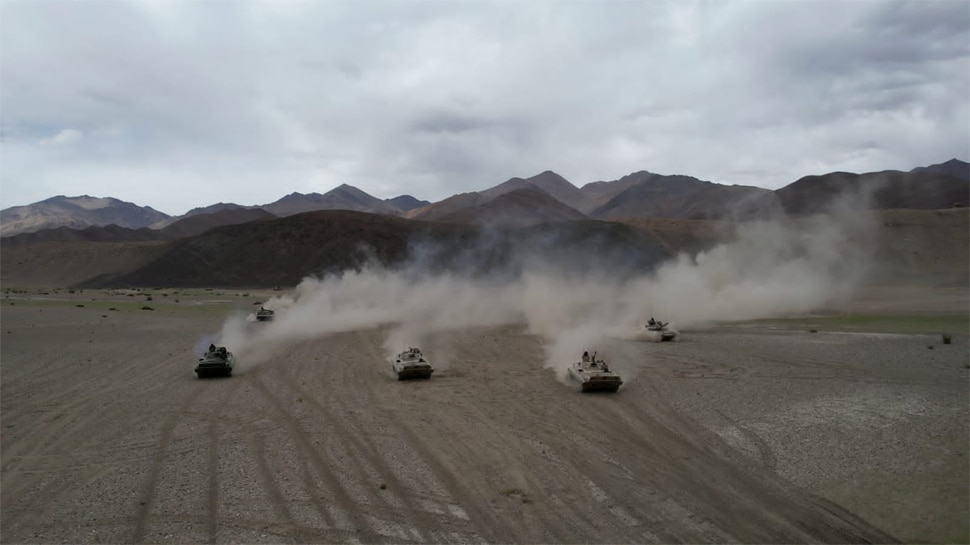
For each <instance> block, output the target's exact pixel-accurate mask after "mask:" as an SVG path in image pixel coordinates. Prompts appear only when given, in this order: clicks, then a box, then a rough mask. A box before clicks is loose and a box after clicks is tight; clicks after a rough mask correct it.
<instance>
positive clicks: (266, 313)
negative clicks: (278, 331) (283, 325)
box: [256, 307, 276, 322]
mask: <svg viewBox="0 0 970 545" xmlns="http://www.w3.org/2000/svg"><path fill="white" fill-rule="evenodd" d="M275 314H276V313H275V312H274V311H272V310H270V309H268V308H263V307H259V310H257V311H256V321H258V322H272V321H273V318H274V316H275Z"/></svg>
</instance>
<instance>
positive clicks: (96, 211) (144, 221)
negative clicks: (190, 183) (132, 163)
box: [0, 195, 169, 237]
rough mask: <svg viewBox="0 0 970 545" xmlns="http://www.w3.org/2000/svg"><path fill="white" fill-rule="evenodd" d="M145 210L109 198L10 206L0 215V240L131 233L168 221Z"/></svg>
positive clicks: (53, 199) (59, 199) (61, 198)
mask: <svg viewBox="0 0 970 545" xmlns="http://www.w3.org/2000/svg"><path fill="white" fill-rule="evenodd" d="M168 217H169V216H168V214H165V213H162V212H159V211H158V210H155V209H153V208H151V207H149V206H138V205H136V204H133V203H130V202H125V201H121V200H118V199H115V198H112V197H103V198H100V197H90V196H88V195H82V196H80V197H65V196H63V195H58V196H57V197H51V198H49V199H46V200H43V201H40V202H36V203H34V204H31V205H28V206H13V207H10V208H5V209H4V210H2V212H0V236H4V237H6V236H11V235H16V234H18V233H32V232H35V231H40V230H42V229H54V228H57V227H68V228H72V229H84V228H85V227H90V226H92V225H112V224H113V225H118V226H121V227H128V228H131V229H138V228H141V227H148V226H149V225H152V224H153V223H156V222H159V221H162V220H164V219H166V218H168Z"/></svg>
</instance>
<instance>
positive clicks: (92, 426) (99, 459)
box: [3, 367, 161, 525]
mask: <svg viewBox="0 0 970 545" xmlns="http://www.w3.org/2000/svg"><path fill="white" fill-rule="evenodd" d="M105 369H106V371H105V372H102V373H100V374H97V375H88V378H87V379H86V380H82V381H80V382H77V383H74V384H73V385H72V386H71V387H70V388H69V389H68V393H69V394H74V393H78V394H80V397H79V398H77V399H75V400H73V401H70V402H68V403H65V404H61V405H60V406H58V408H57V411H56V413H55V417H54V419H53V420H55V421H58V422H59V423H58V424H57V425H53V426H45V427H44V428H43V433H41V434H39V436H37V437H36V438H35V437H31V440H32V441H31V442H30V443H28V442H27V441H26V440H22V441H20V443H19V444H15V445H14V447H17V448H15V451H17V452H18V454H17V455H16V457H15V458H14V459H12V460H11V459H10V456H11V455H10V454H7V453H5V454H4V457H5V458H6V459H8V460H9V462H8V464H7V465H6V467H5V469H4V471H3V474H4V487H3V503H4V506H5V508H6V511H7V512H8V513H9V512H11V511H14V512H16V510H17V507H16V505H17V504H18V503H20V502H21V501H25V500H26V499H27V498H28V496H32V495H34V494H40V495H43V496H44V497H45V498H47V501H45V502H44V507H43V508H42V509H32V510H29V511H27V512H22V513H19V514H18V516H17V517H16V524H17V525H33V524H34V523H35V522H36V521H39V520H48V519H50V517H51V514H52V513H53V512H54V510H55V509H59V508H62V507H63V506H64V505H69V504H70V500H71V499H72V498H74V497H77V496H78V495H79V494H81V493H82V491H83V490H84V489H85V488H86V487H88V486H89V485H91V484H92V483H94V482H96V481H98V480H100V479H102V478H103V477H105V476H106V475H109V474H111V473H112V472H114V471H115V470H116V469H117V468H118V466H126V465H128V464H131V463H132V462H136V461H139V460H144V459H147V458H151V457H152V454H150V453H146V454H143V455H142V454H131V455H125V456H122V457H120V458H119V457H118V456H116V455H115V454H116V453H117V452H124V451H128V452H138V451H140V450H147V449H148V448H150V447H151V445H153V444H154V443H153V442H150V441H144V442H135V443H130V442H129V443H127V444H124V445H123V446H122V447H120V448H118V447H115V448H111V449H108V450H105V448H104V447H105V445H112V444H114V442H113V439H114V438H115V437H116V434H117V433H118V430H119V429H123V428H124V427H125V426H124V425H111V424H108V423H106V422H105V420H104V417H103V416H102V415H103V414H108V415H111V418H113V419H114V420H124V421H125V422H127V421H126V419H128V418H130V415H129V412H130V411H129V410H127V409H128V408H127V405H126V403H130V402H131V400H130V399H129V398H122V399H117V396H114V395H110V394H112V393H115V392H116V391H117V390H118V388H119V386H118V383H117V379H113V380H107V378H106V377H117V375H118V373H117V371H116V369H115V368H114V367H107V368H105ZM128 374H132V373H131V372H129V373H128ZM132 384H140V383H137V382H132ZM88 387H96V389H95V390H94V391H93V392H91V393H86V392H85V389H86V388H88ZM160 387H161V386H159V385H157V384H156V385H155V386H154V387H153V388H149V390H148V391H154V390H157V389H158V388H160ZM68 393H62V394H57V395H55V396H48V397H47V398H46V400H45V401H44V403H46V402H48V401H49V400H50V399H56V398H63V397H65V396H66V395H69V394H68ZM103 397H107V398H109V399H112V400H114V401H112V402H111V404H112V405H115V406H117V407H112V408H110V409H108V410H107V411H105V412H104V413H102V411H101V410H95V409H91V408H90V407H89V405H93V404H98V401H99V400H100V399H101V398H103ZM147 420H149V417H148V415H144V416H143V417H142V419H141V421H147ZM105 434H113V435H111V436H110V437H108V438H106V437H105V436H104V435H105ZM109 439H110V440H109ZM91 443H96V444H97V448H95V449H92V450H84V449H83V448H82V447H83V446H85V445H88V444H91ZM8 452H9V450H8ZM63 452H70V453H71V458H70V460H72V461H71V462H70V464H69V465H63V464H61V465H51V463H49V462H47V460H48V459H50V460H52V461H54V462H57V461H61V460H63V459H64V456H63V454H62V453H63ZM48 453H49V454H48ZM21 464H24V465H26V466H27V467H17V466H18V465H21ZM11 466H13V467H11Z"/></svg>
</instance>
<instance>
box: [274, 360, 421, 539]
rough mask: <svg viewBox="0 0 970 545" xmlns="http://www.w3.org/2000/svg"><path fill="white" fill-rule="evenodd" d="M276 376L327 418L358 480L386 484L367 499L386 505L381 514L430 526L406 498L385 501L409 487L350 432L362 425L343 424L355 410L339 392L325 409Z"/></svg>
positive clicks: (292, 382) (292, 383) (289, 379)
mask: <svg viewBox="0 0 970 545" xmlns="http://www.w3.org/2000/svg"><path fill="white" fill-rule="evenodd" d="M278 376H279V378H280V379H281V380H282V381H283V382H284V384H285V386H286V387H287V388H289V390H290V391H291V392H293V394H295V395H298V396H299V398H300V399H303V400H305V401H306V405H307V406H308V407H310V408H313V409H316V410H317V412H318V413H319V415H320V417H321V418H324V419H326V421H327V422H328V425H329V427H331V428H332V429H334V430H335V431H336V433H335V436H336V437H339V438H340V441H341V443H343V446H344V448H345V449H347V450H348V452H349V453H350V456H351V458H352V459H353V460H354V461H355V465H356V466H357V474H358V479H359V480H360V481H362V482H366V481H367V480H369V479H367V475H373V476H377V475H381V480H382V481H384V482H382V484H383V485H385V488H384V490H385V493H383V494H371V495H370V497H371V498H372V499H373V500H375V502H376V503H379V504H383V505H384V506H385V508H384V509H382V511H385V512H398V513H401V514H402V515H403V516H404V518H405V519H408V520H411V519H416V520H417V521H418V522H419V523H420V526H421V527H432V526H433V524H431V520H430V519H429V517H428V515H427V513H426V512H425V511H424V510H422V509H420V508H418V507H413V505H414V503H412V502H409V501H407V499H406V498H401V499H399V500H398V501H389V500H388V498H387V497H388V496H391V495H396V494H399V493H402V492H404V491H406V490H408V488H407V486H406V485H405V484H404V483H403V482H402V481H401V480H400V479H398V477H397V475H396V473H395V471H394V470H393V468H392V467H391V466H390V465H388V464H387V463H386V462H385V460H384V456H383V455H382V454H381V452H380V451H379V449H378V448H377V447H376V446H375V445H374V443H373V442H372V441H371V440H370V439H368V438H367V437H366V436H361V435H360V434H359V433H358V432H355V431H353V430H352V429H351V428H352V427H357V428H362V427H363V426H349V425H345V424H344V421H345V420H346V419H349V418H350V417H351V415H353V414H354V413H355V411H353V410H351V409H349V408H348V407H347V406H346V405H345V404H344V401H343V400H342V399H341V397H340V395H341V394H340V392H339V391H331V393H333V394H334V395H330V396H327V400H328V401H329V404H332V405H335V406H336V408H335V409H333V408H328V407H325V406H324V404H323V403H321V402H319V401H317V399H316V397H315V396H313V395H311V394H310V393H309V392H308V391H306V390H304V389H303V388H301V387H300V386H298V385H297V384H296V381H295V380H294V379H293V378H292V377H291V376H290V375H289V373H288V372H287V371H285V370H284V371H281V372H280V373H279V375H278ZM365 463H366V465H365ZM362 488H364V489H368V487H367V486H363V487H362ZM426 539H427V538H426V537H421V538H419V541H423V540H426Z"/></svg>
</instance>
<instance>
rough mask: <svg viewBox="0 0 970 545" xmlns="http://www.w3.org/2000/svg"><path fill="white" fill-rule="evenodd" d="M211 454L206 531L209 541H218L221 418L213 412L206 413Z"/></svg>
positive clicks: (208, 469) (209, 460) (209, 459)
mask: <svg viewBox="0 0 970 545" xmlns="http://www.w3.org/2000/svg"><path fill="white" fill-rule="evenodd" d="M206 418H207V420H208V423H207V428H208V429H207V431H206V436H207V437H208V447H209V454H208V458H207V462H208V463H207V467H206V470H207V471H208V472H209V490H208V493H207V494H206V509H207V513H206V514H207V516H206V521H205V522H206V525H205V527H206V533H207V534H208V536H209V540H208V543H215V542H216V535H217V532H218V529H219V419H218V417H217V416H216V415H215V414H212V413H211V412H207V413H206Z"/></svg>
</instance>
